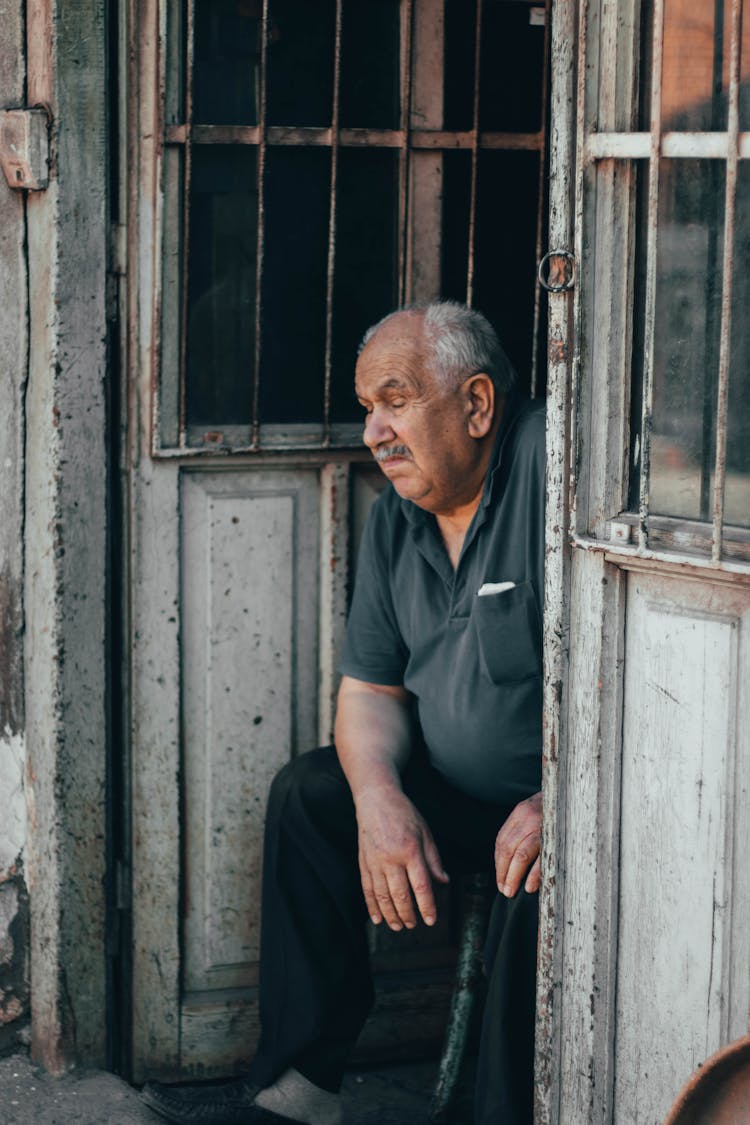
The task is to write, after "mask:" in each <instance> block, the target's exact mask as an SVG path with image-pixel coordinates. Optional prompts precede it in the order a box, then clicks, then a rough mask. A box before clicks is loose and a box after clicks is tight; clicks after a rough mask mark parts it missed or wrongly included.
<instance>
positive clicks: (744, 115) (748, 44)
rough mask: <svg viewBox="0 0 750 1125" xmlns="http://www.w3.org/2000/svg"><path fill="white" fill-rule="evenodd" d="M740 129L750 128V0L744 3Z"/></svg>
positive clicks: (745, 0) (744, 0)
mask: <svg viewBox="0 0 750 1125" xmlns="http://www.w3.org/2000/svg"><path fill="white" fill-rule="evenodd" d="M740 129H742V130H743V132H744V131H747V130H750V0H743V4H742V65H741V72H740Z"/></svg>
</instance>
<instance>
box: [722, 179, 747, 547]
mask: <svg viewBox="0 0 750 1125" xmlns="http://www.w3.org/2000/svg"><path fill="white" fill-rule="evenodd" d="M749 262H750V163H748V162H747V161H742V163H741V164H740V167H739V182H738V185H737V230H736V236H735V244H734V289H733V293H732V347H731V362H730V369H729V410H728V420H727V483H726V492H725V496H724V518H725V519H726V522H727V523H735V524H741V525H742V526H743V527H750V317H748V310H750V274H749V273H748V268H747V266H748V263H749Z"/></svg>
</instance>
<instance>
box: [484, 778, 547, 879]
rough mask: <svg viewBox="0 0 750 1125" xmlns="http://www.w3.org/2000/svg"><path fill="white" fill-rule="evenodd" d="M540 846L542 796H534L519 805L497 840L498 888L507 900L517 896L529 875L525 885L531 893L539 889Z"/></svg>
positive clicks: (537, 794)
mask: <svg viewBox="0 0 750 1125" xmlns="http://www.w3.org/2000/svg"><path fill="white" fill-rule="evenodd" d="M541 846H542V794H541V793H535V794H534V796H533V797H529V798H528V799H527V800H525V801H521V803H520V804H518V805H516V807H515V808H514V810H513V812H512V813H511V814H510V816H509V817H508V819H507V820H506V822H505V824H504V825H503V826H502V828H501V829H500V831H499V832H498V834H497V840H496V841H495V878H496V879H497V889H498V890H499V891H500V893H501V894H504V895H505V896H506V898H513V896H514V895H515V894H517V892H518V888H519V887H520V886H521V880H522V879H523V877H524V875H526V876H527V877H526V884H525V886H526V890H527V891H528V892H529V894H532V893H533V892H534V891H538V890H539V883H540V878H541V856H540V854H539V852H540V850H541ZM529 868H531V870H530V871H529ZM527 873H528V874H527Z"/></svg>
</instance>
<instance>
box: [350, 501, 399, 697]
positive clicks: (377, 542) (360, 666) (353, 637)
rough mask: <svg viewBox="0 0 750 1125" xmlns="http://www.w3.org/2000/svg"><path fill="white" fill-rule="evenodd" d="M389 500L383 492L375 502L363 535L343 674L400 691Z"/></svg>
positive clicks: (393, 530) (397, 628)
mask: <svg viewBox="0 0 750 1125" xmlns="http://www.w3.org/2000/svg"><path fill="white" fill-rule="evenodd" d="M390 499H391V498H390V497H389V496H388V494H387V492H386V493H384V494H383V495H382V496H381V497H379V499H378V500H377V501H376V502H375V504H374V505H373V507H372V509H371V511H370V515H369V517H368V520H367V523H366V525H365V530H364V533H363V535H362V543H361V545H360V550H359V560H358V563H357V574H356V578H355V583H354V596H353V598H352V604H351V609H350V610H349V618H348V620H347V625H346V636H345V639H344V652H343V657H342V660H341V671H342V673H343V674H344V675H345V676H351V677H352V678H353V679H355V680H364V681H365V682H366V683H371V684H382V685H385V686H388V687H398V686H401V685H402V684H403V682H404V673H405V670H406V664H407V661H408V657H409V653H408V650H407V647H406V644H405V642H404V638H403V636H402V634H401V631H400V629H399V627H398V621H397V618H396V612H395V609H394V605H393V598H392V593H391V583H390V551H391V547H392V544H393V542H394V539H393V537H394V535H395V534H396V529H395V527H394V526H393V524H394V515H395V513H394V512H393V511H389V510H388V508H389V504H388V502H389V500H390ZM396 518H397V517H396Z"/></svg>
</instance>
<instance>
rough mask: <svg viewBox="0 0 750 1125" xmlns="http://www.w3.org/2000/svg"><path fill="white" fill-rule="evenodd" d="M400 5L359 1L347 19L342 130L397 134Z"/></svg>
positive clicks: (389, 0)
mask: <svg viewBox="0 0 750 1125" xmlns="http://www.w3.org/2000/svg"><path fill="white" fill-rule="evenodd" d="M399 32H400V17H399V4H398V0H356V2H355V3H351V0H349V3H345V4H344V9H343V14H342V33H341V40H342V56H341V125H342V127H343V128H351V129H357V128H360V129H361V128H370V129H398V127H399V124H400V121H399V116H400V114H399V101H400V92H399V43H400V34H399Z"/></svg>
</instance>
